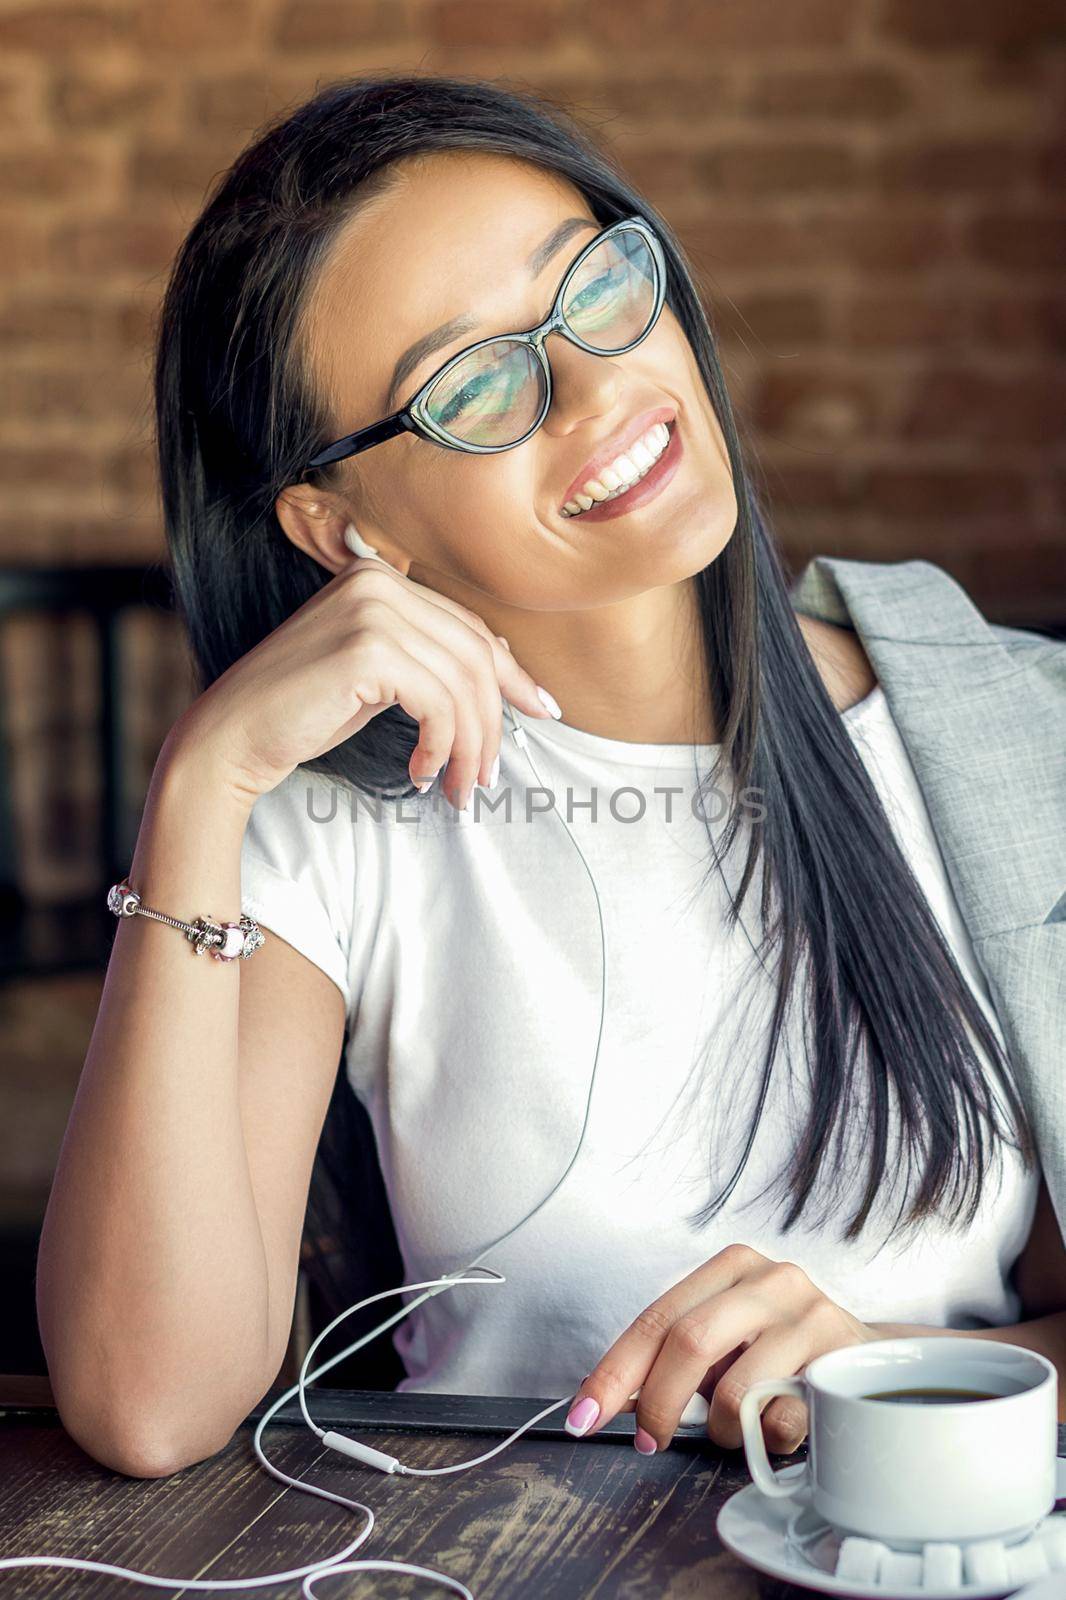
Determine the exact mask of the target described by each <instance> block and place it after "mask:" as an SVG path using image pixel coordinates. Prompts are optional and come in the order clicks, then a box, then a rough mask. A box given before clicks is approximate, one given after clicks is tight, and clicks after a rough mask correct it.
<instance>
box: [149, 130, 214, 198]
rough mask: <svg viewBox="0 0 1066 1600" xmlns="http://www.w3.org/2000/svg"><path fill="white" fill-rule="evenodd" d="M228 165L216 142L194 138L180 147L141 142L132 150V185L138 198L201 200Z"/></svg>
mask: <svg viewBox="0 0 1066 1600" xmlns="http://www.w3.org/2000/svg"><path fill="white" fill-rule="evenodd" d="M226 165H227V163H226V161H225V158H224V154H223V152H222V151H221V150H220V149H219V147H218V145H217V144H216V143H204V142H202V141H200V140H192V139H189V140H184V141H182V142H181V143H179V144H170V143H167V144H149V143H145V144H141V143H137V144H134V145H133V146H132V148H131V151H130V157H129V179H130V185H131V187H132V189H133V193H134V195H135V196H142V195H147V196H160V197H162V198H169V197H170V196H171V195H178V196H180V197H181V198H182V199H188V200H197V201H198V200H202V199H203V197H204V195H205V194H206V191H207V189H208V188H209V187H210V185H211V181H212V179H213V178H215V177H216V176H217V175H218V174H220V173H221V172H222V171H223V169H224V168H225V166H226Z"/></svg>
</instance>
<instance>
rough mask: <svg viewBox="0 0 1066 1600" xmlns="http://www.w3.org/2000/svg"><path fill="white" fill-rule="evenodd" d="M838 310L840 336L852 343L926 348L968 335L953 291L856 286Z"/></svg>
mask: <svg viewBox="0 0 1066 1600" xmlns="http://www.w3.org/2000/svg"><path fill="white" fill-rule="evenodd" d="M841 312H842V315H841V338H842V339H843V340H844V341H845V342H846V343H848V344H853V345H861V346H869V347H876V346H895V347H898V348H900V349H906V348H908V347H910V346H915V347H917V348H919V349H922V350H926V349H929V348H931V347H935V346H938V345H940V346H942V345H951V344H958V343H960V342H962V341H964V340H967V339H968V338H969V336H970V324H969V317H968V315H967V309H966V305H965V303H964V302H963V301H962V300H961V299H960V297H959V296H958V295H957V294H947V293H936V292H935V291H932V290H929V291H924V292H921V293H919V292H917V291H914V290H911V291H904V292H891V291H885V290H862V289H859V290H857V291H856V293H855V296H854V298H852V299H848V300H845V301H844V303H843V306H842V308H841Z"/></svg>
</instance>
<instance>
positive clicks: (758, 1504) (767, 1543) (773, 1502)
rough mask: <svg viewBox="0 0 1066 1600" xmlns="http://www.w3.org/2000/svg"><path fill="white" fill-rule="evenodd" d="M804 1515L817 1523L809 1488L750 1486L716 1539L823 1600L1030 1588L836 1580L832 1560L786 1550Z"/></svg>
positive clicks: (791, 1471) (789, 1472) (796, 1471)
mask: <svg viewBox="0 0 1066 1600" xmlns="http://www.w3.org/2000/svg"><path fill="white" fill-rule="evenodd" d="M1060 1467H1061V1464H1060ZM804 1470H805V1463H804V1462H799V1463H796V1464H794V1465H793V1466H791V1467H783V1468H782V1469H781V1470H780V1472H779V1476H780V1477H781V1478H782V1479H784V1480H786V1481H787V1480H788V1479H789V1478H791V1477H795V1478H796V1480H797V1482H801V1481H802V1479H803V1475H804ZM1060 1492H1061V1489H1060ZM803 1510H807V1511H809V1513H810V1517H811V1519H812V1521H813V1520H814V1512H813V1511H812V1510H811V1509H810V1492H809V1490H808V1489H807V1488H805V1487H804V1488H799V1489H797V1491H796V1493H795V1494H790V1495H782V1496H781V1497H780V1498H779V1499H771V1498H770V1497H769V1496H768V1495H764V1494H762V1493H760V1491H759V1490H758V1489H757V1488H756V1486H755V1484H753V1483H749V1484H748V1485H747V1486H746V1487H745V1488H743V1489H738V1490H737V1492H736V1494H733V1495H730V1497H729V1499H728V1500H727V1501H726V1502H725V1504H724V1505H723V1506H722V1508H721V1510H720V1511H719V1513H718V1522H717V1531H718V1537H719V1539H721V1541H722V1543H723V1544H724V1545H725V1547H726V1549H727V1550H731V1551H732V1552H733V1554H734V1555H736V1556H739V1557H740V1559H741V1560H742V1561H746V1562H747V1563H748V1565H749V1566H751V1567H755V1568H756V1570H757V1571H759V1572H765V1573H766V1574H767V1575H768V1576H769V1577H771V1578H783V1579H785V1580H786V1581H787V1582H788V1583H794V1584H796V1585H797V1586H798V1587H799V1588H801V1589H814V1590H816V1591H817V1592H818V1593H819V1594H840V1595H848V1596H849V1597H851V1600H888V1597H889V1594H890V1593H891V1600H1000V1597H1001V1596H1003V1595H1006V1594H1012V1593H1015V1594H1017V1592H1018V1590H1019V1589H1022V1590H1024V1589H1025V1588H1026V1587H1027V1585H1026V1584H1025V1583H1022V1584H1020V1585H1016V1586H1015V1588H1014V1589H1011V1588H1010V1587H1009V1586H1008V1587H1007V1588H1006V1589H1005V1588H1004V1587H1003V1585H1002V1583H1000V1584H998V1585H988V1584H983V1583H961V1584H958V1585H956V1586H955V1587H953V1588H948V1589H945V1588H939V1589H935V1588H924V1587H922V1586H921V1585H917V1584H893V1586H892V1589H891V1591H889V1590H888V1589H887V1588H886V1587H885V1585H884V1584H881V1583H863V1582H862V1581H860V1580H859V1579H856V1578H838V1577H837V1575H836V1573H835V1572H834V1571H833V1570H832V1567H831V1565H830V1562H829V1560H828V1559H827V1562H826V1568H825V1569H820V1568H818V1567H816V1566H814V1565H813V1564H812V1562H811V1561H810V1560H808V1559H807V1557H806V1556H804V1555H803V1554H802V1553H801V1552H800V1551H798V1550H796V1549H794V1548H793V1547H792V1546H790V1545H789V1544H788V1542H787V1540H786V1537H785V1535H786V1531H787V1529H788V1524H789V1522H790V1521H791V1519H792V1518H793V1517H794V1516H796V1514H797V1512H800V1511H803ZM805 1520H806V1519H805ZM825 1538H826V1541H832V1542H833V1544H834V1550H833V1551H832V1552H829V1551H828V1549H827V1552H826V1554H827V1556H828V1555H835V1550H836V1549H838V1548H839V1544H840V1540H839V1536H838V1535H836V1534H833V1533H832V1532H831V1531H829V1530H828V1529H827V1531H826V1535H825ZM1049 1577H1053V1578H1058V1580H1059V1583H1060V1585H1061V1586H1062V1592H1064V1593H1066V1569H1062V1570H1060V1571H1058V1572H1056V1573H1053V1574H1049ZM1019 1600H1021V1596H1020V1595H1019Z"/></svg>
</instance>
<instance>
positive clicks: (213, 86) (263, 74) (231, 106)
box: [187, 63, 308, 137]
mask: <svg viewBox="0 0 1066 1600" xmlns="http://www.w3.org/2000/svg"><path fill="white" fill-rule="evenodd" d="M187 87H188V92H189V120H190V123H191V125H192V126H193V127H194V128H196V129H197V130H198V131H199V134H200V136H201V137H203V136H204V135H205V134H207V135H210V134H224V135H225V136H227V137H229V136H232V135H237V134H246V133H248V132H250V131H251V130H253V129H255V128H258V127H260V126H261V125H262V124H263V123H265V122H266V121H267V120H268V119H270V118H273V117H274V116H276V115H277V112H278V108H279V107H280V106H285V105H292V106H295V105H299V104H300V102H301V101H302V100H305V99H306V98H307V91H308V83H307V73H306V71H304V70H300V71H298V72H294V73H290V74H281V73H278V72H276V71H274V70H273V67H272V64H271V63H268V64H267V65H266V66H265V67H263V68H262V69H259V68H257V69H255V70H251V71H248V72H226V73H222V74H221V75H220V76H218V77H214V76H212V77H207V76H205V75H201V74H199V73H197V74H195V75H193V76H191V77H190V80H189V83H188V86H187Z"/></svg>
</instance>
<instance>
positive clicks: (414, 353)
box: [385, 217, 601, 411]
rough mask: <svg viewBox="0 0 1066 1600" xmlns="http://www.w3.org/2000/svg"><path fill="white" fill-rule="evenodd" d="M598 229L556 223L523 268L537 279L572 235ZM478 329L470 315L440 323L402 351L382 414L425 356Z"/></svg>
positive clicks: (582, 220)
mask: <svg viewBox="0 0 1066 1600" xmlns="http://www.w3.org/2000/svg"><path fill="white" fill-rule="evenodd" d="M600 227H601V224H600V223H599V222H594V221H592V220H590V218H588V217H567V218H566V220H565V221H564V222H560V223H559V225H558V227H556V228H553V229H552V231H551V233H549V235H548V237H547V238H546V239H545V240H544V242H543V243H542V244H539V245H538V246H537V248H536V249H535V250H534V251H533V253H532V255H530V256H529V257H527V259H526V267H527V269H528V271H529V275H530V277H532V278H536V277H539V276H540V274H541V273H542V272H543V271H544V268H545V267H546V266H547V265H548V262H549V261H550V260H551V259H552V257H553V256H555V255H557V254H558V252H559V251H560V250H561V249H562V248H563V245H564V244H566V242H567V240H569V239H572V238H573V236H574V234H575V233H579V232H580V231H581V229H582V228H590V229H591V230H592V231H593V233H598V232H599V231H600ZM480 326H481V324H480V323H479V322H478V320H477V318H476V317H471V316H469V315H464V316H460V317H453V318H452V319H451V321H450V322H442V323H441V325H440V327H439V328H434V329H433V332H432V333H426V334H423V336H422V338H421V339H416V340H415V342H414V344H413V345H411V346H410V347H409V348H408V349H407V350H405V351H404V353H403V355H402V356H401V357H400V359H399V360H398V361H397V363H396V365H395V367H394V368H393V372H392V382H391V383H390V384H389V392H388V394H387V395H386V397H385V410H386V411H391V410H392V407H393V404H394V402H395V399H396V391H397V389H398V388H399V387H400V385H401V383H403V381H404V379H405V378H407V377H408V376H409V375H410V374H411V373H412V372H413V371H414V370H415V368H416V367H418V366H420V365H421V363H422V362H423V361H424V360H425V359H426V357H427V356H431V355H432V354H433V352H434V351H435V350H439V349H441V347H442V346H443V345H446V344H451V342H452V340H453V339H458V338H459V336H460V335H461V334H464V333H473V332H474V330H475V328H479V327H480Z"/></svg>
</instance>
